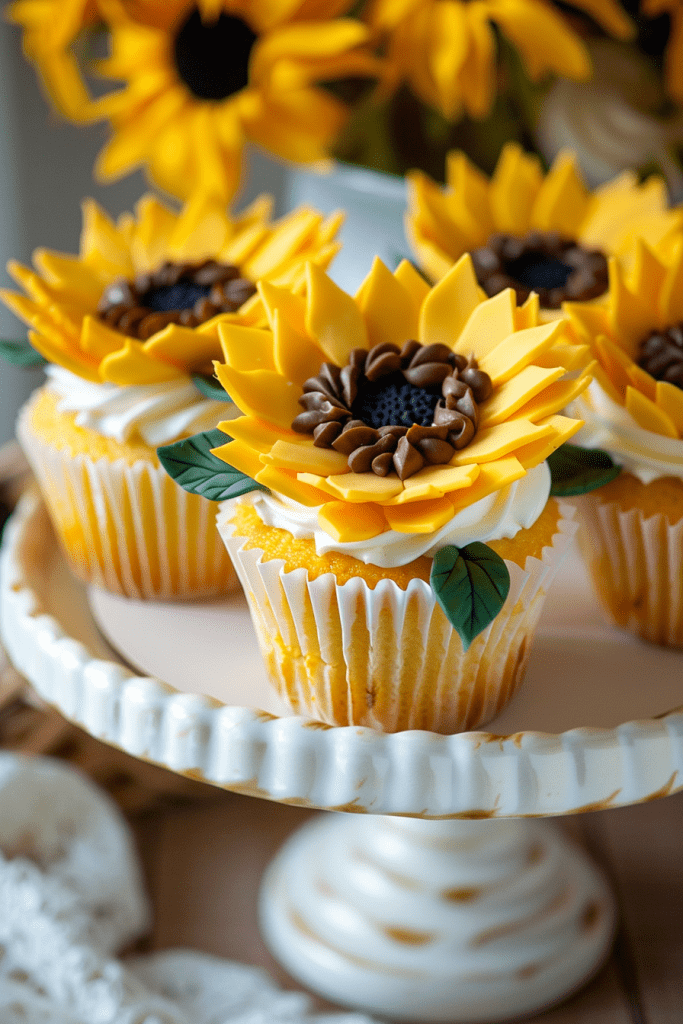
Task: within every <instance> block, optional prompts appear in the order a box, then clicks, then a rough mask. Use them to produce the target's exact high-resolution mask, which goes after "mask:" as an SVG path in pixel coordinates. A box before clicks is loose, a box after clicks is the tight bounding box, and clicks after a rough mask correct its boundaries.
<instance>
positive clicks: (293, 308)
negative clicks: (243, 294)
mask: <svg viewBox="0 0 683 1024" xmlns="http://www.w3.org/2000/svg"><path fill="white" fill-rule="evenodd" d="M257 287H258V293H259V295H260V296H261V299H262V301H263V307H264V309H265V311H266V316H267V317H268V323H269V324H270V329H271V330H274V329H275V314H276V312H279V314H280V316H284V317H285V319H286V320H287V322H288V323H289V324H290V326H291V327H293V328H294V330H295V331H296V332H297V333H298V334H300V335H301V336H302V337H303V336H305V334H306V303H305V301H304V299H303V298H302V297H301V296H300V295H295V294H294V293H293V292H292V291H290V289H289V288H280V287H279V286H278V285H275V284H272V283H271V282H270V281H259V282H258V285H257Z"/></svg>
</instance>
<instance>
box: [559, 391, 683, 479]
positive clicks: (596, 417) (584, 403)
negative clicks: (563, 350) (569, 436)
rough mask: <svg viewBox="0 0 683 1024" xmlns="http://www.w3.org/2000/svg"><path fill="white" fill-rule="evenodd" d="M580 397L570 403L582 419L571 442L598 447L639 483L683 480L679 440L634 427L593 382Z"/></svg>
mask: <svg viewBox="0 0 683 1024" xmlns="http://www.w3.org/2000/svg"><path fill="white" fill-rule="evenodd" d="M584 396H585V397H584ZM584 396H582V397H581V398H579V399H577V401H576V402H575V403H574V407H575V411H576V414H577V415H578V416H580V417H581V419H583V420H585V421H586V424H585V426H584V427H582V428H581V430H580V431H579V433H578V434H577V435H576V438H575V444H578V445H582V446H583V447H585V448H602V449H603V450H604V451H606V452H607V453H608V454H609V455H611V457H612V458H613V459H614V461H615V462H616V463H618V464H619V465H620V466H622V467H623V468H624V469H625V470H626V471H627V472H628V473H632V474H633V476H635V477H637V478H638V479H639V480H640V481H641V483H644V484H649V483H652V481H653V480H657V479H659V478H660V477H665V476H677V477H679V479H681V480H683V440H678V439H676V438H671V437H663V436H662V435H661V434H655V433H653V431H651V430H644V429H643V428H642V427H640V426H638V423H637V422H636V420H634V418H633V416H631V414H630V412H629V411H628V410H627V409H626V408H625V407H624V406H623V405H617V403H616V402H613V401H612V399H611V398H610V397H609V395H607V394H606V393H605V392H604V391H603V389H602V388H601V387H600V385H599V384H598V383H597V382H596V381H593V383H592V384H591V385H590V386H589V388H588V392H587V393H584Z"/></svg>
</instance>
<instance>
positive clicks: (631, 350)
mask: <svg viewBox="0 0 683 1024" xmlns="http://www.w3.org/2000/svg"><path fill="white" fill-rule="evenodd" d="M566 310H567V315H568V317H569V319H570V321H571V323H572V325H573V327H574V329H575V330H576V332H577V335H578V336H580V338H581V340H582V341H584V342H585V343H587V344H589V345H590V347H591V350H592V352H593V354H594V357H595V359H596V366H595V370H594V374H595V379H596V381H597V382H598V383H599V384H600V386H601V387H602V388H603V390H604V391H605V392H606V393H607V395H608V396H609V397H610V398H611V399H612V401H613V402H616V403H617V404H618V405H621V406H623V407H625V408H626V410H627V411H628V412H629V413H630V414H631V416H632V417H633V419H634V420H635V421H636V423H637V424H638V425H639V426H640V427H642V428H643V429H644V430H650V431H652V432H653V433H655V434H661V435H663V436H664V437H671V438H681V437H683V237H682V238H679V239H678V241H677V243H676V245H675V247H674V249H673V252H672V254H671V255H670V256H669V257H668V258H666V259H663V258H662V257H661V255H658V254H656V253H655V252H653V251H652V249H650V248H649V246H647V245H646V244H645V243H644V242H641V243H639V245H638V247H637V253H636V259H635V263H634V266H633V268H632V270H631V271H630V272H627V271H625V270H624V268H623V267H621V266H619V264H618V263H617V262H616V261H615V260H612V261H611V262H610V285H609V293H608V300H607V302H606V303H605V304H604V305H601V306H594V305H593V306H591V305H587V304H585V303H576V304H575V303H569V304H568V305H567V307H566Z"/></svg>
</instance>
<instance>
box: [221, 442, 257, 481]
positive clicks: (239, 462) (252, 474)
mask: <svg viewBox="0 0 683 1024" xmlns="http://www.w3.org/2000/svg"><path fill="white" fill-rule="evenodd" d="M211 454H212V455H215V456H216V458H217V459H220V460H221V461H222V462H225V463H227V465H228V466H232V467H233V468H234V469H238V470H239V471H240V473H244V474H245V475H246V476H248V477H249V478H250V479H251V480H255V479H256V475H257V474H258V473H260V472H261V470H262V469H263V465H262V463H261V461H260V459H259V454H258V452H255V451H254V450H253V448H250V447H249V445H245V444H242V442H241V441H230V442H229V443H228V444H222V445H219V447H218V448H212V449H211Z"/></svg>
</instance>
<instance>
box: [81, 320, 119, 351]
mask: <svg viewBox="0 0 683 1024" xmlns="http://www.w3.org/2000/svg"><path fill="white" fill-rule="evenodd" d="M123 343H124V337H123V335H121V334H120V333H119V331H113V330H112V329H111V327H107V325H106V324H103V323H102V321H101V320H98V319H97V317H95V316H86V317H83V328H82V330H81V347H82V349H83V351H84V352H86V353H87V354H88V355H89V356H92V358H93V359H96V360H98V361H99V360H100V359H104V358H105V356H108V355H109V354H110V353H111V352H116V351H118V349H120V348H121V346H122V345H123Z"/></svg>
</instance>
